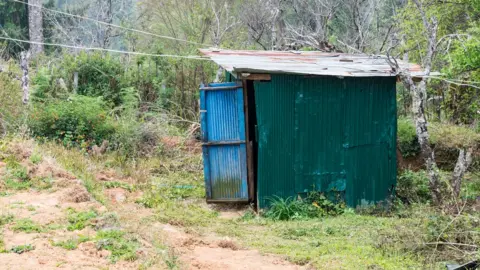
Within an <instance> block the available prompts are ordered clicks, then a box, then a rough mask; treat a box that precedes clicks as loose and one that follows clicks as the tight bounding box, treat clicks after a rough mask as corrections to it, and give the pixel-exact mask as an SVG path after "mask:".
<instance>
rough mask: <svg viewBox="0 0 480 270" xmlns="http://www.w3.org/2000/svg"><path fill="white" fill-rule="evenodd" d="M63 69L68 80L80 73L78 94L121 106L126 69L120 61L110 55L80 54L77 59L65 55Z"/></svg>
mask: <svg viewBox="0 0 480 270" xmlns="http://www.w3.org/2000/svg"><path fill="white" fill-rule="evenodd" d="M62 67H63V68H64V72H65V73H66V75H68V77H67V78H73V73H74V72H78V89H77V94H79V95H85V96H90V97H102V98H103V99H104V100H105V101H106V103H107V104H109V105H113V106H117V105H120V104H121V89H122V82H121V80H122V76H123V74H124V67H123V65H122V63H121V62H120V61H119V60H116V59H115V58H113V57H112V56H111V55H109V54H101V53H92V54H87V53H80V54H79V55H77V56H75V57H73V56H68V55H65V56H64V60H63V63H62ZM70 84H71V83H70Z"/></svg>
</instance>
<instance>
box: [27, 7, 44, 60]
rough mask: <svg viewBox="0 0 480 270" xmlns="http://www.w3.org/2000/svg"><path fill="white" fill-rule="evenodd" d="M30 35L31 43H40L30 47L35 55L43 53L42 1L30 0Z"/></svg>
mask: <svg viewBox="0 0 480 270" xmlns="http://www.w3.org/2000/svg"><path fill="white" fill-rule="evenodd" d="M28 4H29V6H28V33H29V36H30V41H32V42H38V43H36V44H35V43H34V44H31V45H30V51H31V53H32V54H33V55H37V54H39V53H43V44H39V43H43V15H42V9H41V6H42V0H28Z"/></svg>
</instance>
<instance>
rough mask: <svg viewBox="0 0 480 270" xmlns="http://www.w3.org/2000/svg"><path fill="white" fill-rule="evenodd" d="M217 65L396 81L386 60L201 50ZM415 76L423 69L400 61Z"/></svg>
mask: <svg viewBox="0 0 480 270" xmlns="http://www.w3.org/2000/svg"><path fill="white" fill-rule="evenodd" d="M200 52H201V53H202V54H203V55H205V56H207V57H210V58H211V59H212V60H213V61H214V62H215V63H217V64H218V65H220V66H221V67H223V68H224V69H225V70H227V71H228V72H231V73H286V74H306V75H326V76H345V77H377V76H382V77H394V76H397V75H398V74H397V72H396V71H394V70H392V68H391V67H390V65H389V63H388V61H387V57H386V56H377V55H375V56H368V55H357V54H345V53H325V52H313V51H247V50H219V49H200ZM397 62H398V64H399V65H400V67H401V68H402V69H404V70H408V71H409V72H410V73H411V74H412V75H413V76H415V77H420V76H422V75H423V72H422V68H421V67H420V66H419V65H417V64H410V63H406V62H403V61H400V60H397Z"/></svg>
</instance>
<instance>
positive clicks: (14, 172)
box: [4, 161, 32, 190]
mask: <svg viewBox="0 0 480 270" xmlns="http://www.w3.org/2000/svg"><path fill="white" fill-rule="evenodd" d="M4 183H5V187H6V188H7V189H13V190H25V189H29V188H30V187H32V183H31V182H30V177H29V176H28V171H27V168H26V167H24V166H22V165H21V164H19V163H18V162H16V161H8V162H7V175H6V176H5V180H4Z"/></svg>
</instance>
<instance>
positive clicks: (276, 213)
mask: <svg viewBox="0 0 480 270" xmlns="http://www.w3.org/2000/svg"><path fill="white" fill-rule="evenodd" d="M344 209H345V205H344V204H343V203H333V202H331V201H330V200H328V199H327V198H326V197H325V196H324V195H323V194H322V193H318V192H309V193H308V194H307V197H306V198H305V199H299V200H295V199H293V198H287V199H283V198H280V197H274V198H273V199H271V200H270V208H269V209H268V211H267V212H266V213H265V216H266V217H268V218H271V219H273V220H300V219H308V218H319V217H323V216H336V215H339V214H342V213H343V211H344Z"/></svg>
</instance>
